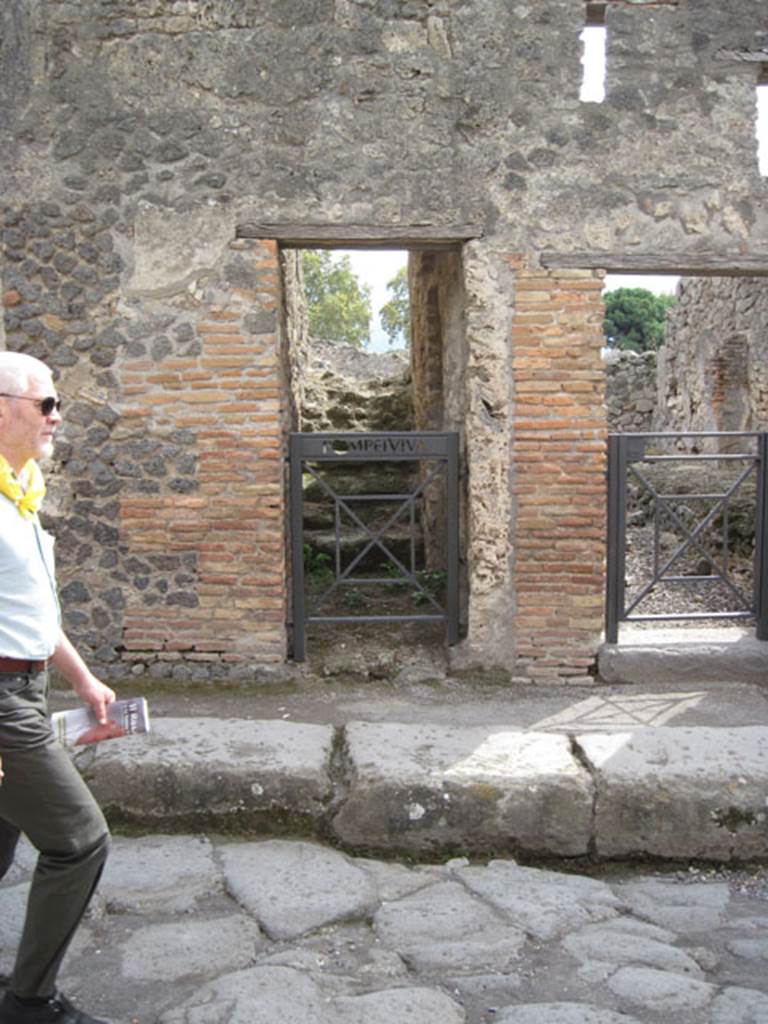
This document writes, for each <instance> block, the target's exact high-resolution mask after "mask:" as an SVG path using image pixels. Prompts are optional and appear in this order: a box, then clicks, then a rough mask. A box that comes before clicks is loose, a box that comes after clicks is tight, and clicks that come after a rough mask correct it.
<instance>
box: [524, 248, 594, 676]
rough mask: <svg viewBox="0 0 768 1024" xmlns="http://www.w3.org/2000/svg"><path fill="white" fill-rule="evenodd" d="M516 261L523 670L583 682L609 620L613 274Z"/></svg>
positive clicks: (530, 674)
mask: <svg viewBox="0 0 768 1024" xmlns="http://www.w3.org/2000/svg"><path fill="white" fill-rule="evenodd" d="M511 262H512V264H513V266H514V268H515V270H516V282H515V289H514V320H513V328H512V343H513V344H512V350H513V351H512V365H513V394H514V441H513V474H514V475H513V481H514V495H515V503H516V516H515V531H514V534H515V542H514V574H515V594H516V601H515V604H516V612H515V633H516V640H517V643H516V648H517V650H516V653H517V664H516V672H517V673H518V674H520V675H526V676H528V677H530V678H532V679H536V680H551V681H558V680H572V681H578V682H582V681H585V680H589V679H590V677H589V676H588V672H589V670H590V668H591V666H592V665H593V663H594V661H595V657H596V652H597V646H598V643H599V639H600V632H601V627H602V621H603V580H604V552H605V514H606V513H605V501H606V490H605V488H606V485H605V446H606V429H607V428H606V414H605V408H604V404H603V401H604V387H605V385H604V380H605V371H604V367H603V363H602V358H601V354H600V349H601V346H602V345H603V333H602V321H603V303H602V297H601V290H602V280H601V278H600V275H599V274H598V273H596V272H592V271H578V270H560V271H542V270H530V269H528V268H527V267H526V266H525V264H524V262H523V261H521V260H512V261H511Z"/></svg>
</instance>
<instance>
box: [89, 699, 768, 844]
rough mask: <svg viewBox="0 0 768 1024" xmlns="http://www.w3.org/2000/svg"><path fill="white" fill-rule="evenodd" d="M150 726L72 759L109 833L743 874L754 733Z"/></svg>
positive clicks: (763, 770) (227, 722)
mask: <svg viewBox="0 0 768 1024" xmlns="http://www.w3.org/2000/svg"><path fill="white" fill-rule="evenodd" d="M338 729H339V731H338V734H337V732H336V730H335V728H334V727H333V726H325V725H303V724H299V723H293V722H285V721H281V720H271V721H253V720H251V721H249V720H240V719H217V718H204V719H195V718H175V719H172V718H159V719H157V721H156V723H155V726H154V731H153V732H152V733H151V734H150V735H149V736H147V737H131V738H127V739H124V740H121V741H119V742H114V743H105V744H101V745H100V746H99V747H98V748H91V749H89V750H87V751H85V752H83V753H82V754H78V755H77V757H78V759H79V760H81V767H82V770H83V771H84V773H85V775H86V777H87V779H88V781H89V783H90V785H91V786H92V788H93V789H94V791H95V793H96V796H97V798H98V799H99V800H100V802H101V803H102V805H103V806H104V807H105V808H106V809H107V811H108V813H110V814H111V816H112V817H113V819H115V820H118V821H120V820H123V821H129V822H134V823H138V824H141V825H143V826H148V827H150V828H152V829H155V830H157V829H160V828H163V829H168V830H175V831H178V830H179V829H190V828H194V829H198V828H209V827H210V828H214V829H217V830H219V831H222V830H227V831H234V832H239V833H241V834H244V835H248V834H259V835H281V834H292V835H295V836H303V837H306V838H326V839H327V838H329V837H333V839H334V840H335V841H336V842H337V843H338V844H339V845H340V846H342V847H343V848H344V849H346V850H348V851H349V852H353V853H372V854H377V855H378V854H384V855H392V854H407V855H409V856H414V857H418V858H420V859H428V858H429V857H431V856H443V855H446V854H448V855H450V853H452V852H456V851H460V852H466V853H470V854H477V855H487V854H489V853H497V854H498V853H524V854H530V855H544V856H556V857H578V856H587V855H590V856H594V857H596V858H598V859H605V860H610V859H620V858H627V857H638V856H639V857H646V856H654V857H663V858H672V859H693V858H701V859H709V860H718V861H731V860H742V861H744V860H753V859H760V858H762V857H765V856H766V854H767V853H768V809H767V808H766V794H767V793H768V730H766V729H765V727H763V726H754V727H753V726H744V727H739V728H730V729H725V728H723V729H718V728H713V727H697V728H687V727H681V726H675V727H658V728H653V727H646V728H641V729H637V730H634V731H631V732H611V733H604V732H600V733H584V734H579V735H576V736H568V735H563V734H559V733H543V732H535V731H530V732H524V731H515V730H513V729H509V728H508V729H504V728H497V727H493V726H472V727H467V728H463V729H462V728H458V727H450V726H445V725H436V724H425V723H421V724H414V723H409V724H403V723H393V722H384V723H370V722H351V723H348V724H347V725H346V726H343V727H338Z"/></svg>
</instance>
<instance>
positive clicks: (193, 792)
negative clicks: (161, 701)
mask: <svg viewBox="0 0 768 1024" xmlns="http://www.w3.org/2000/svg"><path fill="white" fill-rule="evenodd" d="M333 738H334V731H333V728H332V727H331V726H326V725H304V724H299V723H294V722H282V721H268V722H261V721H246V720H242V719H219V718H160V719H157V720H156V721H155V722H153V725H152V732H151V733H150V734H149V735H148V736H135V737H126V738H125V739H122V740H120V741H119V742H116V743H106V744H101V745H100V746H99V747H98V749H96V750H94V751H91V750H88V751H84V753H83V755H82V757H83V762H82V764H83V771H84V774H85V776H86V779H87V781H88V783H89V785H90V786H91V788H92V790H93V791H94V793H95V795H96V797H97V799H98V800H99V801H100V803H101V804H102V806H103V807H104V808H105V809H106V810H107V811H108V812H112V814H113V815H116V816H118V817H120V818H123V819H127V820H129V821H138V822H141V823H143V824H153V823H154V824H155V825H156V826H168V825H174V824H175V825H177V826H180V825H182V824H183V823H184V822H185V819H186V821H187V822H188V823H189V824H190V825H194V826H196V827H200V826H203V825H205V824H208V823H211V822H218V824H219V825H223V824H226V825H227V826H228V827H234V828H237V827H240V828H242V829H243V830H246V829H249V828H252V827H255V826H256V825H259V826H261V827H264V825H265V823H266V822H268V823H269V826H270V828H271V830H273V831H274V830H275V829H276V828H278V829H279V830H282V829H286V828H291V829H293V828H296V829H298V828H302V829H305V830H308V831H309V832H310V833H314V832H317V831H318V830H319V825H320V822H321V821H322V820H323V818H324V816H325V814H326V811H327V807H328V805H329V803H330V802H331V798H332V794H333V785H332V782H331V778H330V774H329V768H330V763H331V752H332V749H333ZM78 756H80V755H78Z"/></svg>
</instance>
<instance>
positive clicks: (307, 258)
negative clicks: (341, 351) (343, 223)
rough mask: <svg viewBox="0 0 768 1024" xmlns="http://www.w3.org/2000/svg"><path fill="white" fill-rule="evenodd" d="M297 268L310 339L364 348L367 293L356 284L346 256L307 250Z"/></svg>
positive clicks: (368, 306)
mask: <svg viewBox="0 0 768 1024" xmlns="http://www.w3.org/2000/svg"><path fill="white" fill-rule="evenodd" d="M301 266H302V271H303V274H304V296H305V298H306V302H307V315H308V318H309V333H310V336H311V337H313V338H322V339H323V340H324V341H345V342H347V344H349V345H354V346H355V348H364V347H365V346H366V345H367V344H368V341H369V338H370V333H371V289H370V286H369V285H367V284H364V285H361V284H360V282H359V281H358V279H357V277H356V276H355V272H354V271H353V270H352V267H351V264H350V261H349V256H336V257H334V256H333V255H332V253H331V252H329V251H328V250H327V249H320V250H316V249H307V250H305V251H304V253H303V254H302V258H301Z"/></svg>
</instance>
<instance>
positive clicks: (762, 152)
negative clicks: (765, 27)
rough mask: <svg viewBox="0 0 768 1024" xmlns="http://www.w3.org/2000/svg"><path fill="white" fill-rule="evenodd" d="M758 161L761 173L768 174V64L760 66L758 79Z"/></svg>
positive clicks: (756, 131)
mask: <svg viewBox="0 0 768 1024" xmlns="http://www.w3.org/2000/svg"><path fill="white" fill-rule="evenodd" d="M755 135H756V136H757V162H758V167H759V168H760V173H761V174H763V175H765V176H768V64H763V65H761V67H760V74H759V77H758V79H757V123H756V125H755Z"/></svg>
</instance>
